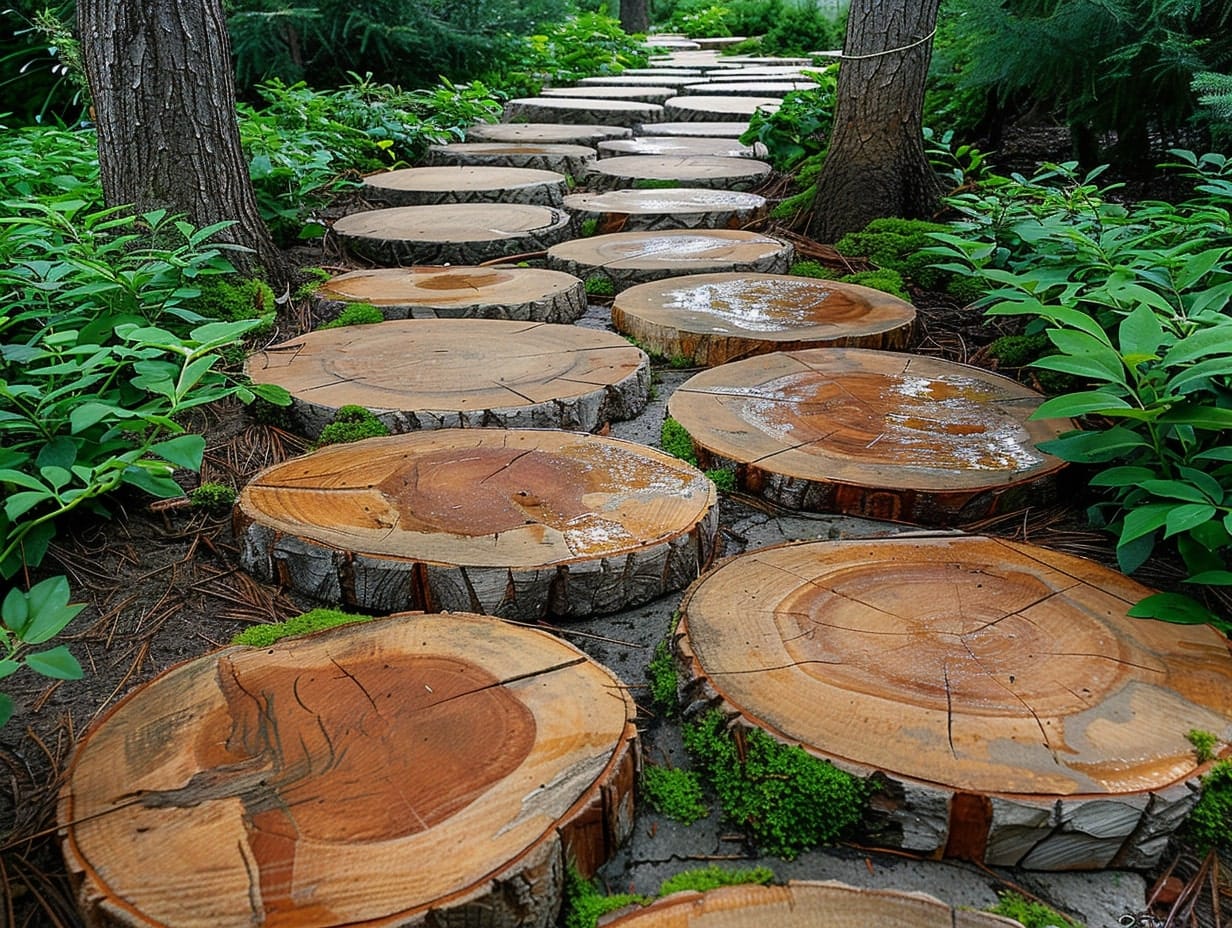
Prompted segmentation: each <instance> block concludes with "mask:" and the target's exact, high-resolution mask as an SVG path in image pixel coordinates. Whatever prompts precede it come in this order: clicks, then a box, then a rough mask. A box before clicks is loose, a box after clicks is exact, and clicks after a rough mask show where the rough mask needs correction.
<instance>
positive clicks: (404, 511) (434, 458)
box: [236, 429, 718, 622]
mask: <svg viewBox="0 0 1232 928" xmlns="http://www.w3.org/2000/svg"><path fill="white" fill-rule="evenodd" d="M236 513H237V514H236V524H237V526H241V528H240V529H239V531H240V532H241V537H242V538H243V546H242V547H243V553H242V556H241V558H242V563H243V564H244V567H245V568H246V569H247V570H248V571H249V572H251V573H252V574H254V575H255V576H257V577H260V578H262V579H264V580H267V581H271V582H277V583H281V584H282V585H284V586H289V587H291V588H292V589H294V590H295V591H296V592H299V593H303V594H305V595H307V596H312V597H315V598H317V599H321V600H324V601H326V602H335V603H337V602H341V603H343V604H345V605H347V606H349V607H356V608H360V609H364V610H368V611H373V612H384V611H388V610H401V609H426V610H430V611H433V612H436V611H441V610H456V609H463V610H466V611H470V612H481V613H486V614H489V615H497V616H501V617H502V618H508V619H518V620H521V621H529V622H534V621H539V620H541V619H548V618H551V619H570V618H578V617H582V616H587V615H592V614H594V613H598V612H614V611H617V610H620V609H625V608H627V607H630V606H634V605H638V604H640V603H643V602H647V601H649V600H651V599H656V598H657V597H659V596H662V595H664V594H665V593H669V592H672V591H673V590H679V589H683V588H684V587H685V586H687V585H688V584H689V583H691V582H692V581H693V580H695V579H696V578H697V575H698V574H699V573H700V572H701V571H702V570H704V569H705V567H706V565H707V563H708V561H709V559H710V556H711V553H712V552H713V545H714V539H715V535H716V533H717V531H718V506H717V493H716V491H715V489H714V485H713V484H712V483H711V482H710V481H709V480H708V479H707V478H706V477H705V475H703V474H702V473H701V472H700V471H698V470H697V469H696V468H694V467H692V466H690V465H688V464H685V463H684V462H683V461H680V460H678V459H676V458H673V457H671V456H670V455H667V454H665V453H663V452H661V451H657V450H655V449H653V448H647V447H644V446H642V445H637V444H634V443H632V442H625V441H618V440H616V439H613V438H600V437H598V436H595V435H588V434H586V433H574V432H561V431H552V430H529V429H513V430H499V429H443V430H441V431H435V432H417V433H413V434H410V435H396V436H391V437H389V438H370V439H365V440H364V441H360V442H353V443H350V444H346V445H333V446H329V447H327V448H322V449H321V450H319V451H315V452H313V453H312V454H309V455H307V456H305V457H302V458H297V459H295V460H291V461H286V462H283V463H281V464H278V465H276V466H274V467H272V468H270V469H269V470H266V471H264V472H263V473H261V474H259V475H258V476H257V477H256V478H254V479H253V481H252V482H251V483H249V485H248V486H247V487H245V488H244V490H243V493H242V494H241V496H240V500H239V503H238V507H237V510H236Z"/></svg>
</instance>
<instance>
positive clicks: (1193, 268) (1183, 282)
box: [1176, 248, 1228, 290]
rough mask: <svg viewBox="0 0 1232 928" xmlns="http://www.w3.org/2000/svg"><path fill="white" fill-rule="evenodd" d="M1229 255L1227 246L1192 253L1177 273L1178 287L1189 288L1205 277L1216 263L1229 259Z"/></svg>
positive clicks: (1181, 288)
mask: <svg viewBox="0 0 1232 928" xmlns="http://www.w3.org/2000/svg"><path fill="white" fill-rule="evenodd" d="M1227 257H1228V250H1227V249H1226V248H1208V249H1206V250H1205V251H1200V252H1198V253H1197V254H1195V255H1190V256H1189V259H1188V260H1187V261H1186V262H1185V264H1184V265H1183V266H1182V267H1181V269H1180V271H1178V272H1177V274H1176V289H1177V290H1188V289H1189V288H1190V287H1192V286H1193V285H1194V284H1196V283H1197V282H1198V281H1199V280H1201V279H1202V278H1203V277H1205V276H1206V275H1207V273H1209V272H1210V270H1211V268H1213V267H1214V266H1215V265H1216V264H1219V263H1220V262H1221V261H1225V260H1227Z"/></svg>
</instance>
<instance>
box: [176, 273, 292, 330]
mask: <svg viewBox="0 0 1232 928" xmlns="http://www.w3.org/2000/svg"><path fill="white" fill-rule="evenodd" d="M197 288H198V289H199V290H200V291H201V293H200V295H199V296H198V297H196V299H194V300H193V301H192V309H193V311H194V312H197V313H200V314H201V315H202V316H206V317H208V318H210V319H222V320H226V321H228V322H240V321H242V320H246V319H260V320H261V325H260V326H258V327H257V328H255V329H253V330H252V331H251V332H249V333H248V334H249V335H250V336H251V335H261V334H263V333H265V332H268V331H269V330H270V329H272V328H273V327H274V314H275V312H276V310H277V305H276V304H275V301H274V291H273V290H272V289H271V288H270V285H269V284H267V283H266V282H265V281H263V280H260V279H258V278H256V277H241V276H239V275H236V274H226V275H219V276H217V277H206V278H202V279H200V280H199V281H198V283H197Z"/></svg>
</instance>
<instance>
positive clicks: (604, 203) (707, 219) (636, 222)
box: [565, 187, 766, 234]
mask: <svg viewBox="0 0 1232 928" xmlns="http://www.w3.org/2000/svg"><path fill="white" fill-rule="evenodd" d="M565 208H566V209H568V210H569V211H570V212H572V213H573V214H574V216H575V217H576V218H577V219H578V221H579V222H582V223H584V222H586V221H588V220H594V222H595V228H594V232H592V233H591V234H595V233H599V234H606V233H610V232H632V231H635V230H651V229H739V228H742V227H744V226H745V225H747V224H748V223H750V222H752V221H753V220H754V219H757V218H759V217H760V216H761V215H762V214H764V213H765V210H766V198H765V197H762V196H758V195H757V194H755V193H741V192H739V191H734V190H706V189H703V188H698V187H673V188H670V189H666V190H609V191H608V192H606V193H574V194H570V195H569V196H567V197H565Z"/></svg>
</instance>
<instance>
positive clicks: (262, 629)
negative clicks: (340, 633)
mask: <svg viewBox="0 0 1232 928" xmlns="http://www.w3.org/2000/svg"><path fill="white" fill-rule="evenodd" d="M371 620H372V616H370V615H353V614H352V613H349V612H341V611H339V610H338V609H312V610H310V611H309V612H305V613H304V614H303V615H297V616H294V617H293V618H290V619H287V620H286V621H285V622H274V623H271V624H269V625H252V626H250V627H248V628H246V629H244V630H243V631H242V632H240V633H239V634H238V635H236V636H235V637H234V638H232V639H231V643H232V644H242V645H247V646H248V647H250V648H268V647H269V646H270V645H272V644H273V643H274V642H275V641H281V640H282V639H283V638H293V637H295V636H297V635H311V634H312V633H313V632H319V631H323V630H324V629H327V628H335V627H336V626H339V625H350V624H352V623H354V622H368V621H371Z"/></svg>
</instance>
